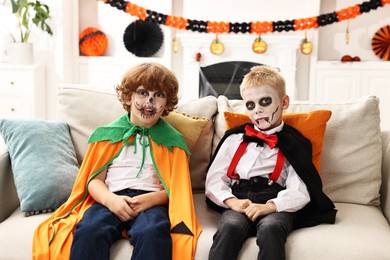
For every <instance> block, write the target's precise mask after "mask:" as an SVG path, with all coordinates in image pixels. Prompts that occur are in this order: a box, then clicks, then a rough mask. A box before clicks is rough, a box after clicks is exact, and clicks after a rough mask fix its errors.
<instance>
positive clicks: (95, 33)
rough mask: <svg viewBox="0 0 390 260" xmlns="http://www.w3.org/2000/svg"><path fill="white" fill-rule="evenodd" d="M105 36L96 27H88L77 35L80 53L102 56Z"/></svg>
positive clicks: (106, 40) (105, 42) (105, 45)
mask: <svg viewBox="0 0 390 260" xmlns="http://www.w3.org/2000/svg"><path fill="white" fill-rule="evenodd" d="M107 45H108V39H107V36H106V35H105V34H104V33H103V32H102V31H100V30H99V29H97V28H94V27H88V28H86V29H84V30H83V31H82V32H81V33H80V36H79V47H80V54H81V55H85V56H102V55H103V54H104V52H105V51H106V50H107Z"/></svg>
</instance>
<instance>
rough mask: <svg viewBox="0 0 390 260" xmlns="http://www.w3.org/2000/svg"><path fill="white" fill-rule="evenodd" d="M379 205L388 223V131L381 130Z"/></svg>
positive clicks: (389, 155) (389, 181) (389, 178)
mask: <svg viewBox="0 0 390 260" xmlns="http://www.w3.org/2000/svg"><path fill="white" fill-rule="evenodd" d="M382 155H383V157H382V185H381V191H380V193H381V206H382V210H383V213H384V215H385V217H386V219H387V221H388V222H389V224H390V131H385V132H382Z"/></svg>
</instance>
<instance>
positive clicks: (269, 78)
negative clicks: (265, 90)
mask: <svg viewBox="0 0 390 260" xmlns="http://www.w3.org/2000/svg"><path fill="white" fill-rule="evenodd" d="M261 86H269V87H272V88H274V89H276V90H277V91H278V93H279V95H280V97H283V96H285V95H286V82H285V81H284V78H283V76H282V75H281V74H280V72H279V70H278V69H276V68H273V67H270V66H263V65H260V66H254V67H252V68H251V70H250V72H249V73H248V74H246V75H245V76H244V79H243V81H242V83H241V85H240V94H241V96H242V92H243V91H244V90H245V89H247V88H253V87H261Z"/></svg>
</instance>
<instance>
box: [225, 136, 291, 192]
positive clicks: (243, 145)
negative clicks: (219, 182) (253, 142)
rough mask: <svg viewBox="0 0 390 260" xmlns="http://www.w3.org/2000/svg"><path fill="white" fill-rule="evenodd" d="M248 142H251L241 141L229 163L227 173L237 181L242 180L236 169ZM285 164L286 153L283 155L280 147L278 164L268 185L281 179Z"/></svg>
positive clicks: (270, 176)
mask: <svg viewBox="0 0 390 260" xmlns="http://www.w3.org/2000/svg"><path fill="white" fill-rule="evenodd" d="M248 144H249V143H248V142H245V141H242V142H241V143H240V145H239V146H238V148H237V150H236V152H235V154H234V156H233V159H232V161H231V163H230V165H229V168H228V170H227V172H226V175H227V176H228V177H229V178H230V179H233V180H237V181H239V180H240V175H239V174H237V173H236V172H235V170H236V167H237V164H238V162H239V161H240V159H241V157H242V155H243V154H244V152H245V150H246V147H247V146H248ZM283 164H284V155H283V153H282V151H281V150H280V149H279V150H278V155H277V158H276V165H275V168H274V171H273V172H272V173H271V174H270V175H269V177H268V178H269V181H268V185H272V184H273V183H274V182H275V181H277V180H278V179H279V176H280V173H281V172H282V169H283Z"/></svg>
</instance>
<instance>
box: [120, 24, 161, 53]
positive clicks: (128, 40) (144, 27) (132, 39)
mask: <svg viewBox="0 0 390 260" xmlns="http://www.w3.org/2000/svg"><path fill="white" fill-rule="evenodd" d="M163 41H164V34H163V32H162V30H161V28H160V26H159V25H158V24H157V23H153V22H148V21H142V20H136V21H134V22H133V23H131V24H130V25H129V26H128V27H127V28H126V30H125V33H124V35H123V42H124V44H125V47H126V49H127V50H128V51H129V52H131V53H133V54H134V55H135V56H137V57H150V56H152V55H154V54H155V53H156V52H157V51H158V50H159V49H160V48H161V46H162V43H163Z"/></svg>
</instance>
